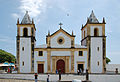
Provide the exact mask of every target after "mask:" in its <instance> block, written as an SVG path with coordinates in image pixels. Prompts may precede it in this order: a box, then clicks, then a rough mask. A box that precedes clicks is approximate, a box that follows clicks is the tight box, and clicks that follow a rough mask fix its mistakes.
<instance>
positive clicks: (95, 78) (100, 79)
mask: <svg viewBox="0 0 120 82" xmlns="http://www.w3.org/2000/svg"><path fill="white" fill-rule="evenodd" d="M6 78H7V79H20V80H34V74H0V79H6ZM85 78H86V77H85V76H83V75H73V74H64V75H62V79H61V81H72V80H73V79H79V80H82V81H83V80H85ZM89 79H90V80H91V81H92V82H120V75H119V74H117V75H116V74H90V76H89ZM38 80H39V81H41V82H46V81H47V74H38ZM58 80H59V76H58V75H57V74H50V81H51V82H57V81H58Z"/></svg>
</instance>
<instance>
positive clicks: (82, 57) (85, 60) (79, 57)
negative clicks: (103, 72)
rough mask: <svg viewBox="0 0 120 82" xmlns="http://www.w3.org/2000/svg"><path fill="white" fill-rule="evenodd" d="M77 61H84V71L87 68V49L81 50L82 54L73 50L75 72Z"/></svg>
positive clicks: (75, 70)
mask: <svg viewBox="0 0 120 82" xmlns="http://www.w3.org/2000/svg"><path fill="white" fill-rule="evenodd" d="M77 62H85V63H84V72H85V70H86V69H87V51H83V56H79V51H75V52H74V68H75V69H74V72H75V73H77Z"/></svg>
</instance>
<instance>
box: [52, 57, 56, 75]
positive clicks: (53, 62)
mask: <svg viewBox="0 0 120 82" xmlns="http://www.w3.org/2000/svg"><path fill="white" fill-rule="evenodd" d="M55 67H56V58H55V57H52V73H55V71H56V68H55Z"/></svg>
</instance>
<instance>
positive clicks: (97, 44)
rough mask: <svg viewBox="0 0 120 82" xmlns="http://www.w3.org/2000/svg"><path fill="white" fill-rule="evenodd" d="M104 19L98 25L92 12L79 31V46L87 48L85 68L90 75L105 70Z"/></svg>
mask: <svg viewBox="0 0 120 82" xmlns="http://www.w3.org/2000/svg"><path fill="white" fill-rule="evenodd" d="M105 24H106V23H105V19H104V18H103V21H102V22H101V23H100V22H99V21H98V19H97V18H96V16H95V15H94V12H93V11H92V13H91V14H90V16H89V17H88V18H87V23H86V24H85V25H84V26H83V25H82V29H81V33H82V40H81V45H84V46H87V49H88V55H87V68H88V70H89V72H90V73H104V72H105V68H106V36H105Z"/></svg>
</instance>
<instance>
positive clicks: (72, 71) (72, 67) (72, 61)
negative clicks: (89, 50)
mask: <svg viewBox="0 0 120 82" xmlns="http://www.w3.org/2000/svg"><path fill="white" fill-rule="evenodd" d="M71 73H74V51H71Z"/></svg>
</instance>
